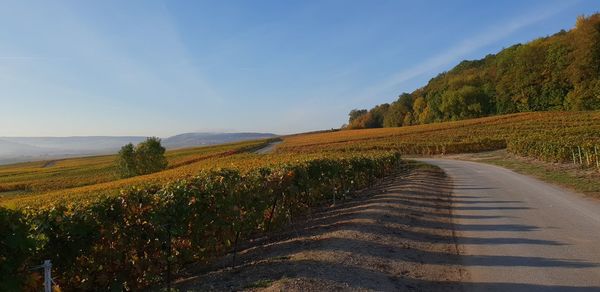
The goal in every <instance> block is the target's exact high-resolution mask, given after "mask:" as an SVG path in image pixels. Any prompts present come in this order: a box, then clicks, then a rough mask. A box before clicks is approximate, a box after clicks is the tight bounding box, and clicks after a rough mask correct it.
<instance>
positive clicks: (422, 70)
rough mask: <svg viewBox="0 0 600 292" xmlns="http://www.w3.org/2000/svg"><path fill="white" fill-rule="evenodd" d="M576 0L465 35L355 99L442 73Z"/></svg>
mask: <svg viewBox="0 0 600 292" xmlns="http://www.w3.org/2000/svg"><path fill="white" fill-rule="evenodd" d="M575 2H576V1H567V2H564V3H563V4H560V5H552V6H551V7H549V8H548V9H546V10H539V9H536V10H535V11H531V12H530V13H527V14H525V15H521V16H519V17H517V18H514V19H512V20H509V21H505V22H503V23H501V24H497V25H496V26H493V27H491V28H489V29H488V30H486V31H484V32H482V33H480V34H478V35H475V36H471V37H468V38H465V39H464V40H462V41H461V42H459V43H458V44H456V45H455V46H452V47H449V48H448V49H447V50H445V51H443V52H442V53H440V54H437V55H435V56H432V57H430V58H429V59H426V60H425V61H423V62H422V63H420V64H417V65H415V66H412V67H409V68H405V69H403V70H401V71H399V72H396V73H395V74H393V75H391V76H389V77H388V78H387V79H385V80H383V81H381V82H379V83H376V84H374V85H372V86H369V87H368V88H366V89H365V90H364V91H362V92H360V93H359V94H358V95H357V97H356V99H355V100H354V101H355V102H359V101H364V100H368V99H372V98H373V97H375V96H378V95H381V94H384V93H387V92H389V91H390V90H396V91H397V90H398V89H399V87H401V85H402V84H403V83H404V82H407V81H409V80H412V79H414V78H416V77H419V76H421V75H423V74H427V73H434V72H438V71H439V70H441V69H443V68H445V67H447V66H448V65H450V64H452V63H454V62H457V60H460V59H462V58H464V56H466V55H468V54H470V53H473V52H475V51H477V50H478V49H481V48H484V47H486V46H489V45H491V44H493V43H495V42H497V41H500V40H502V39H504V38H506V37H508V36H510V35H511V34H513V33H515V32H517V31H519V30H521V29H523V28H525V27H527V26H529V25H532V24H535V23H538V22H540V21H543V20H545V19H547V18H549V17H551V16H553V15H556V14H557V13H559V12H561V11H562V10H564V9H566V8H568V7H569V6H572V5H573V4H574V3H575Z"/></svg>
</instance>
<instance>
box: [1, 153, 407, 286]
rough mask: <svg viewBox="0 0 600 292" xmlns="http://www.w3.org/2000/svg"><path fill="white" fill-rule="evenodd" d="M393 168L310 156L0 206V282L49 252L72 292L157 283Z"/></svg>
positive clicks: (21, 275)
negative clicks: (63, 199) (100, 193)
mask: <svg viewBox="0 0 600 292" xmlns="http://www.w3.org/2000/svg"><path fill="white" fill-rule="evenodd" d="M399 165H400V156H399V155H397V154H393V153H378V154H372V155H364V154H361V155H353V156H352V157H348V158H346V157H335V158H319V159H309V160H306V161H298V162H294V163H287V164H280V165H272V166H263V167H260V168H256V169H254V170H251V171H246V172H243V173H242V172H240V171H239V170H234V169H221V170H212V171H203V172H201V173H200V174H199V175H197V176H195V177H192V178H190V179H184V180H179V181H175V182H172V183H170V184H167V185H165V186H163V187H158V186H155V187H145V188H130V189H128V190H124V191H122V192H121V194H120V195H117V196H107V197H94V198H93V199H89V200H87V201H78V202H77V203H76V204H74V203H49V204H47V205H45V206H44V207H39V208H35V209H32V208H24V209H21V210H20V211H13V210H9V209H0V231H1V232H2V234H6V235H7V236H6V237H4V238H3V239H2V241H3V242H2V243H3V244H2V256H3V257H4V258H3V262H2V265H1V267H0V268H1V269H2V271H0V272H1V274H0V282H1V283H2V285H5V286H4V287H3V288H5V289H15V288H16V287H21V288H23V285H26V283H30V282H31V281H32V278H31V277H32V276H31V273H30V272H28V271H27V268H28V266H30V265H33V264H34V263H37V262H39V261H41V260H42V259H47V258H51V259H52V260H53V263H54V265H55V271H56V273H57V274H58V280H57V281H58V283H59V284H60V285H61V286H62V287H68V288H69V289H73V290H108V289H110V290H121V289H126V290H130V289H134V290H137V289H140V288H143V287H146V286H148V285H151V284H158V283H161V282H163V281H164V275H165V273H167V275H170V274H171V273H177V270H178V269H179V268H181V267H182V266H183V265H184V264H186V263H190V262H197V263H203V262H204V263H206V262H209V261H210V260H211V259H214V258H215V257H216V256H219V255H222V254H223V253H225V252H226V251H228V250H230V249H231V248H232V246H235V245H236V243H237V242H238V241H240V240H244V239H247V238H250V237H251V236H253V235H255V234H260V233H264V232H266V231H268V230H269V229H273V228H277V227H278V226H281V225H285V224H287V223H288V222H291V220H293V218H295V217H296V216H298V215H299V214H303V213H305V212H306V211H307V210H310V208H311V207H314V206H317V205H320V204H322V203H323V202H330V203H331V202H335V200H336V197H337V199H342V198H343V197H345V196H348V195H349V194H351V193H352V191H355V190H357V189H361V188H364V187H367V186H370V185H372V184H373V183H374V182H375V180H376V179H377V178H382V177H384V176H386V175H388V174H390V173H392V172H394V171H395V170H396V169H397V168H398V167H399ZM7 255H10V258H6V256H7ZM167 269H168V270H167ZM7 277H8V278H7ZM33 280H34V279H33ZM33 283H34V284H35V281H33ZM28 288H31V289H35V287H28Z"/></svg>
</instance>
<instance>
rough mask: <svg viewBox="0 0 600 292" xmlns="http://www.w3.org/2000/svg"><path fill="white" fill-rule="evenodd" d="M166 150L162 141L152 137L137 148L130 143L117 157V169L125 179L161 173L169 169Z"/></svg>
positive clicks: (122, 148)
mask: <svg viewBox="0 0 600 292" xmlns="http://www.w3.org/2000/svg"><path fill="white" fill-rule="evenodd" d="M165 151H166V150H165V148H164V147H162V145H161V144H160V139H159V138H156V137H151V138H148V139H146V141H144V142H141V143H139V144H138V145H137V146H136V147H134V146H133V144H131V143H129V144H127V145H125V146H123V147H121V150H120V151H119V153H118V155H117V169H118V172H119V175H120V176H121V177H123V178H125V177H132V176H136V175H141V174H148V173H153V172H157V171H161V170H163V169H165V168H167V165H168V162H167V159H166V158H165Z"/></svg>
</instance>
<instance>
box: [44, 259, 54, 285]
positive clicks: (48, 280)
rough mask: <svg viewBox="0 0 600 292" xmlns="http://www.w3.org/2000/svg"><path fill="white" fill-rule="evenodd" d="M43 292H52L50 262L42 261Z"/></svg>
mask: <svg viewBox="0 0 600 292" xmlns="http://www.w3.org/2000/svg"><path fill="white" fill-rule="evenodd" d="M43 267H44V292H52V262H50V260H45V261H44V265H43Z"/></svg>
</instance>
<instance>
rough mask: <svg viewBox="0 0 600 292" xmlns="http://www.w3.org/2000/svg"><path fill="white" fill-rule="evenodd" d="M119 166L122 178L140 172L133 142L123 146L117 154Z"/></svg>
mask: <svg viewBox="0 0 600 292" xmlns="http://www.w3.org/2000/svg"><path fill="white" fill-rule="evenodd" d="M117 168H118V171H119V176H120V177H122V178H125V177H132V176H136V175H137V174H138V172H137V163H136V156H135V149H134V147H133V144H131V143H129V144H127V145H125V146H123V147H121V150H120V151H119V154H118V155H117Z"/></svg>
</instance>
